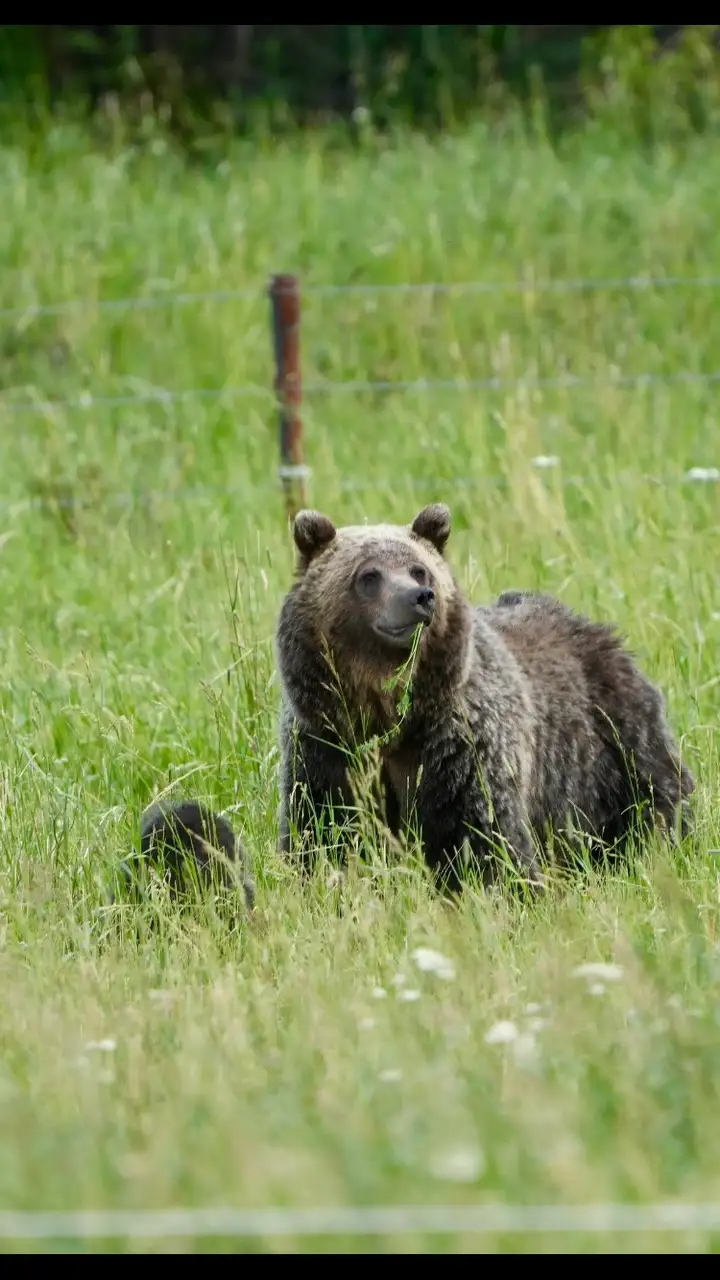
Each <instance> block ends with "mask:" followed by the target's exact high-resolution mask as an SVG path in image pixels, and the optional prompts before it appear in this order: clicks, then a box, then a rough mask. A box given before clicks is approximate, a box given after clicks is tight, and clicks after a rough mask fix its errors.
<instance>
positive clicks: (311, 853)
mask: <svg viewBox="0 0 720 1280" xmlns="http://www.w3.org/2000/svg"><path fill="white" fill-rule="evenodd" d="M280 792H281V809H280V849H281V852H282V853H285V854H290V853H293V854H295V855H297V856H298V857H299V858H300V861H301V863H302V864H303V866H304V867H305V868H308V867H309V866H310V865H311V864H312V862H313V861H314V858H315V856H316V854H317V851H318V847H319V846H322V845H325V846H326V847H328V848H332V847H333V846H338V852H339V854H340V859H341V860H342V856H343V846H344V844H345V841H346V840H347V839H348V838H349V836H350V834H351V829H352V817H353V802H352V795H351V791H350V785H349V778H348V770H347V761H346V754H345V752H344V751H343V750H342V748H341V747H339V746H335V745H333V743H331V742H327V741H323V739H322V738H321V736H320V735H319V734H318V735H314V734H312V733H311V732H310V731H308V730H306V729H303V728H301V727H300V726H299V724H298V723H297V721H294V722H292V723H290V724H288V725H287V726H283V733H282V763H281V776H280Z"/></svg>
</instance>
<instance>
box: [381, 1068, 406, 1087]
mask: <svg viewBox="0 0 720 1280" xmlns="http://www.w3.org/2000/svg"><path fill="white" fill-rule="evenodd" d="M378 1080H381V1081H382V1083H383V1084H399V1082H400V1081H401V1080H402V1071H401V1070H400V1068H399V1067H385V1069H384V1070H383V1071H381V1072H379V1074H378Z"/></svg>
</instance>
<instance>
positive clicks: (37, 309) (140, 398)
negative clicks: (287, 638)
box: [0, 275, 720, 510]
mask: <svg viewBox="0 0 720 1280" xmlns="http://www.w3.org/2000/svg"><path fill="white" fill-rule="evenodd" d="M715 287H720V275H698V276H650V275H647V276H643V275H634V276H618V277H578V278H564V279H563V278H560V279H542V280H535V279H532V278H530V277H526V278H523V279H516V280H504V281H502V280H470V281H467V280H466V281H455V282H453V281H446V282H441V281H430V282H420V283H415V282H399V283H390V284H373V283H368V284H338V285H330V284H326V285H323V284H319V285H310V286H306V287H304V288H303V290H302V294H303V297H330V296H346V295H347V296H373V295H388V294H390V295H392V294H399V295H400V294H409V295H416V294H427V295H434V294H438V295H449V294H462V293H466V294H487V293H499V292H516V293H573V292H581V291H601V290H607V291H610V290H619V289H629V290H650V289H669V288H715ZM297 288H298V285H297V281H296V279H295V278H294V277H275V278H274V282H273V286H272V289H273V291H274V295H275V297H276V298H283V297H288V296H290V294H291V293H293V294H295V292H296V291H297ZM263 298H265V299H267V289H266V290H264V291H263V290H260V289H251V288H246V289H222V290H207V291H200V292H175V293H173V292H166V293H162V294H158V295H152V296H130V297H124V298H115V299H88V298H86V299H76V300H72V301H65V302H54V303H47V304H45V303H43V304H33V305H30V306H27V307H14V308H5V309H3V310H0V318H3V319H6V320H12V319H20V318H23V319H29V318H33V317H35V316H42V315H60V314H64V313H67V312H72V311H86V310H91V309H95V310H97V311H118V310H133V309H148V308H156V307H171V306H185V305H189V304H192V303H207V302H211V303H215V302H221V301H227V300H234V299H244V300H261V299H263ZM298 376H299V370H298ZM719 382H720V369H718V370H710V371H698V370H692V369H684V370H673V371H667V372H663V371H646V372H642V373H623V372H621V371H618V370H616V369H611V370H609V371H608V372H605V373H602V372H601V373H591V374H575V373H568V372H563V373H558V374H553V375H549V376H540V375H525V376H520V377H507V376H496V375H491V376H486V377H470V378H468V377H453V378H414V379H372V378H368V379H348V380H343V381H331V380H317V381H309V382H308V383H305V384H304V386H303V394H304V396H306V397H315V396H318V397H325V396H328V397H329V396H336V395H364V394H370V395H393V394H403V395H423V394H429V393H433V392H456V393H462V392H473V391H486V392H494V391H512V390H521V389H524V390H529V391H532V390H562V391H572V390H574V389H576V388H591V387H601V386H602V387H613V388H617V389H618V390H622V389H631V390H633V389H634V390H642V389H646V388H647V389H650V388H653V387H660V386H677V385H687V386H708V387H710V386H714V385H715V384H717V383H719ZM277 395H278V387H277V386H276V388H275V389H274V390H273V389H272V388H271V387H270V386H263V385H260V384H254V383H247V384H244V385H238V386H233V385H225V386H215V387H190V388H175V389H168V388H164V387H150V388H147V389H145V390H141V391H132V392H120V393H117V394H96V393H94V392H92V391H90V390H87V389H86V390H83V391H82V392H80V393H79V394H78V395H77V396H74V397H70V398H66V399H54V400H53V399H46V398H44V397H43V396H42V395H33V396H30V397H28V398H27V399H25V400H19V399H14V398H12V397H11V396H10V397H5V396H3V395H0V417H2V416H9V417H14V416H21V415H29V414H34V415H40V416H43V415H44V416H48V417H52V416H53V415H56V414H61V413H66V412H89V411H93V410H97V409H123V408H133V407H137V406H142V405H158V406H162V407H169V406H173V405H179V404H185V403H187V404H192V403H196V402H200V403H202V402H232V401H238V400H251V399H253V398H255V399H257V400H258V401H260V402H262V403H263V404H264V406H265V407H268V408H269V407H270V406H271V404H272V403H273V402H275V401H276V399H277ZM530 466H531V467H540V468H543V467H545V468H548V467H557V468H560V459H559V458H557V457H551V458H535V459H531V460H530ZM277 474H278V477H279V479H280V480H281V481H282V483H283V484H285V485H287V484H288V483H289V482H291V481H293V480H300V481H301V482H302V481H303V480H304V479H305V478H307V477H309V476H310V475H311V474H312V473H311V470H310V468H309V467H307V466H306V465H305V464H304V462H302V461H293V460H292V459H291V458H290V457H289V455H288V456H285V455H283V459H282V465H281V466H280V468H279V470H278V473H277ZM597 479H598V476H597V475H584V476H564V475H561V483H562V484H564V485H573V484H576V485H581V484H589V483H592V482H593V481H597ZM624 479H629V480H631V481H635V482H648V483H653V484H657V485H661V486H674V485H677V484H680V483H685V482H687V481H692V482H717V481H718V480H720V471H718V469H717V468H716V467H714V466H696V467H692V468H690V470H688V471H685V472H683V473H676V474H674V475H666V476H649V475H646V474H643V473H642V472H637V473H626V475H625V476H624ZM407 483H408V484H409V485H410V487H413V488H422V487H425V486H428V485H429V484H430V483H431V482H429V481H428V480H426V479H424V478H422V477H418V478H415V479H412V478H410V479H409V480H408V481H407ZM432 483H433V484H436V483H437V482H432ZM441 483H442V485H443V486H447V487H457V488H461V487H467V486H470V487H497V486H501V485H503V484H504V483H506V480H505V479H504V478H503V477H477V478H475V477H468V476H456V477H450V478H448V477H445V478H443V479H442V481H441ZM273 487H275V486H273V485H272V483H271V482H268V483H267V485H263V484H261V485H259V486H258V485H257V484H249V483H248V484H246V485H244V486H243V485H224V486H217V485H209V484H204V485H196V486H193V487H192V488H184V489H182V488H179V489H175V490H167V491H164V492H162V491H157V490H135V491H132V492H131V491H124V492H119V493H114V494H110V495H105V496H104V497H102V498H98V497H97V496H95V497H93V498H92V500H88V499H83V498H80V497H73V496H58V497H50V498H48V497H46V496H39V497H38V496H35V497H33V496H26V497H25V498H18V499H17V500H16V501H12V500H11V499H7V500H5V501H2V502H0V509H8V508H11V507H13V508H17V507H23V508H24V509H29V510H34V509H38V508H45V507H48V506H55V507H69V508H77V507H82V506H89V505H98V504H99V503H103V504H106V505H107V504H110V505H117V506H130V505H135V504H138V503H154V502H157V501H160V500H163V499H164V500H169V501H173V502H177V501H192V500H194V499H200V498H207V497H211V496H220V495H222V494H237V493H241V492H244V493H249V492H253V491H256V490H257V489H258V488H264V489H267V491H268V492H269V491H270V489H271V488H273ZM340 488H342V489H346V490H356V491H357V490H362V489H371V488H373V489H374V488H377V481H376V480H368V481H358V480H355V479H348V480H342V481H341V482H340Z"/></svg>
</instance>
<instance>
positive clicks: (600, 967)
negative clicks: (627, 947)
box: [573, 961, 623, 982]
mask: <svg viewBox="0 0 720 1280" xmlns="http://www.w3.org/2000/svg"><path fill="white" fill-rule="evenodd" d="M573 974H574V976H575V977H576V978H597V979H598V981H600V982H619V980H620V978H622V976H623V971H622V969H621V968H620V965H619V964H603V963H602V962H601V961H598V962H595V961H591V962H590V963H588V964H579V965H578V966H577V968H576V969H573Z"/></svg>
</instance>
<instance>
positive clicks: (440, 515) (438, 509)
mask: <svg viewBox="0 0 720 1280" xmlns="http://www.w3.org/2000/svg"><path fill="white" fill-rule="evenodd" d="M411 532H412V533H414V534H415V535H416V536H417V537H418V538H424V539H425V541H426V542H431V543H432V545H433V546H434V548H435V550H436V551H439V552H440V555H442V554H443V552H444V550H445V544H446V542H447V540H448V538H449V537H450V512H449V511H448V508H447V507H446V506H445V505H444V504H443V503H442V502H433V503H432V505H431V506H429V507H423V510H422V511H421V512H420V513H419V514H418V515H416V517H415V519H414V520H413V522H412V525H411Z"/></svg>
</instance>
